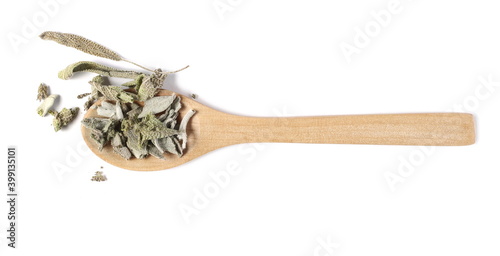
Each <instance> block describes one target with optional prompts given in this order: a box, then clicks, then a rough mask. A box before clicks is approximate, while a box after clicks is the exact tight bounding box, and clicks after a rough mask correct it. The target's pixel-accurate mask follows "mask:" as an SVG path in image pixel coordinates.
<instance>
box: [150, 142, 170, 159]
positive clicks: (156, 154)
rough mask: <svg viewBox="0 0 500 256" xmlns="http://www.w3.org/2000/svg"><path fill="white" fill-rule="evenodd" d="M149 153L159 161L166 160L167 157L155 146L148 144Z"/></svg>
mask: <svg viewBox="0 0 500 256" xmlns="http://www.w3.org/2000/svg"><path fill="white" fill-rule="evenodd" d="M148 153H149V154H150V155H152V156H154V157H156V158H158V159H161V160H165V159H166V158H165V156H164V155H163V152H161V151H160V150H158V148H156V147H155V146H154V145H153V144H151V143H150V144H148Z"/></svg>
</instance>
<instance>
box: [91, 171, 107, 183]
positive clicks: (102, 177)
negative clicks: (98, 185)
mask: <svg viewBox="0 0 500 256" xmlns="http://www.w3.org/2000/svg"><path fill="white" fill-rule="evenodd" d="M90 180H91V181H97V182H101V181H107V180H108V178H106V175H104V174H103V172H101V171H97V172H95V175H94V176H92V179H90Z"/></svg>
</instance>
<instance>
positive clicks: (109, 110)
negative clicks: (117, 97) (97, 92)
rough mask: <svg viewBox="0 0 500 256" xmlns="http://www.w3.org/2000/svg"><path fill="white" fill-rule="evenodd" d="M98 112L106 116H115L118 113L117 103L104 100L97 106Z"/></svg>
mask: <svg viewBox="0 0 500 256" xmlns="http://www.w3.org/2000/svg"><path fill="white" fill-rule="evenodd" d="M97 114H98V115H100V116H105V117H113V116H115V115H116V109H115V105H113V104H111V103H109V102H107V101H103V102H101V105H100V106H98V107H97Z"/></svg>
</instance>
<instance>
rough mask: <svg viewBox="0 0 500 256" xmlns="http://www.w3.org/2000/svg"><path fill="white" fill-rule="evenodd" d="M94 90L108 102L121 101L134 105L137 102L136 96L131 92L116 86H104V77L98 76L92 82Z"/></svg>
mask: <svg viewBox="0 0 500 256" xmlns="http://www.w3.org/2000/svg"><path fill="white" fill-rule="evenodd" d="M90 84H91V85H92V86H93V89H95V90H96V91H98V92H99V93H100V94H102V95H103V96H104V98H105V99H107V100H113V101H120V102H125V103H132V102H133V101H134V100H136V95H135V94H133V93H130V92H126V91H124V90H123V89H122V88H120V87H119V86H114V85H104V78H103V77H102V76H96V77H94V79H92V80H91V81H90Z"/></svg>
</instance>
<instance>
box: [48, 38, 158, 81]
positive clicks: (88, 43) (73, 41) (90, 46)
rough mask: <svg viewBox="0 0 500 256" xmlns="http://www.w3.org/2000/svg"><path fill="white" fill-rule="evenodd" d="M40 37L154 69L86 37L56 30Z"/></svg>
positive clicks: (92, 53)
mask: <svg viewBox="0 0 500 256" xmlns="http://www.w3.org/2000/svg"><path fill="white" fill-rule="evenodd" d="M40 38H41V39H43V40H51V41H54V42H56V43H59V44H62V45H64V46H68V47H72V48H75V49H77V50H80V51H82V52H85V53H88V54H91V55H94V56H97V57H101V58H106V59H110V60H115V61H125V62H128V63H130V64H133V65H136V66H138V67H140V68H143V69H145V70H148V71H151V72H152V71H153V70H151V69H148V68H146V67H143V66H141V65H139V64H137V63H134V62H132V61H129V60H127V59H124V58H123V57H122V56H120V55H119V54H118V53H116V52H114V51H112V50H110V49H109V48H107V47H105V46H103V45H101V44H98V43H96V42H94V41H92V40H89V39H87V38H85V37H82V36H79V35H75V34H69V33H61V32H54V31H46V32H43V33H42V34H40Z"/></svg>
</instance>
